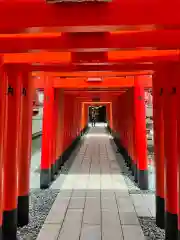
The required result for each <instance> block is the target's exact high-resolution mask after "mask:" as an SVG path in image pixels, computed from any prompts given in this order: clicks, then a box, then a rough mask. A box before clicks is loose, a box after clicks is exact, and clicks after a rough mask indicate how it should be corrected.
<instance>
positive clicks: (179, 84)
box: [177, 71, 180, 240]
mask: <svg viewBox="0 0 180 240" xmlns="http://www.w3.org/2000/svg"><path fill="white" fill-rule="evenodd" d="M179 75H180V74H179V72H178V71H177V79H178V80H179ZM179 102H180V82H179V81H178V82H177V106H178V104H179ZM177 136H178V138H177V144H178V187H179V188H178V190H179V191H178V240H180V137H179V136H180V108H179V107H178V108H177Z"/></svg>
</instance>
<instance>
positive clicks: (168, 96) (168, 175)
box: [163, 64, 179, 240]
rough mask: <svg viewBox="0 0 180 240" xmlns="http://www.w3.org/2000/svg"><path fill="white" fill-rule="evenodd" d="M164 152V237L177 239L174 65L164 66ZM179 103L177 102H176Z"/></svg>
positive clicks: (175, 84)
mask: <svg viewBox="0 0 180 240" xmlns="http://www.w3.org/2000/svg"><path fill="white" fill-rule="evenodd" d="M163 71H164V78H163V83H164V92H163V94H164V104H163V112H164V154H165V188H166V190H165V212H166V214H165V232H166V239H172V240H174V239H177V233H178V231H177V230H178V221H177V220H178V217H177V213H178V203H177V201H178V194H177V192H178V186H177V105H176V104H177V94H176V86H177V81H179V77H178V76H179V75H177V73H178V71H177V68H176V67H175V65H173V64H168V65H165V66H164V69H163ZM178 104H179V103H178Z"/></svg>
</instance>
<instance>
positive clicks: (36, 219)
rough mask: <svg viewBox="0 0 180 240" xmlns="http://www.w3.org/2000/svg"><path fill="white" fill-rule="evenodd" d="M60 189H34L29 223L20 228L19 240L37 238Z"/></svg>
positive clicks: (31, 194)
mask: <svg viewBox="0 0 180 240" xmlns="http://www.w3.org/2000/svg"><path fill="white" fill-rule="evenodd" d="M58 193H59V190H54V189H53V190H52V189H46V190H39V189H32V190H31V192H30V209H29V224H28V225H26V226H24V227H22V228H19V229H18V232H17V237H18V239H19V240H35V239H36V238H37V236H38V234H39V231H40V229H41V227H42V225H43V223H44V221H45V219H46V217H47V215H48V213H49V211H50V209H51V207H52V204H53V203H54V200H55V199H56V197H57V195H58Z"/></svg>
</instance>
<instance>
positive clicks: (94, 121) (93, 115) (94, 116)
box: [91, 110, 96, 127]
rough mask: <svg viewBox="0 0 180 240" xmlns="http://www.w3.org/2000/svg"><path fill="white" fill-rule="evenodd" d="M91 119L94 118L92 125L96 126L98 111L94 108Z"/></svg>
mask: <svg viewBox="0 0 180 240" xmlns="http://www.w3.org/2000/svg"><path fill="white" fill-rule="evenodd" d="M91 119H92V127H95V125H96V112H95V111H94V110H93V111H92V114H91Z"/></svg>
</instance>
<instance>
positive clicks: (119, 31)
mask: <svg viewBox="0 0 180 240" xmlns="http://www.w3.org/2000/svg"><path fill="white" fill-rule="evenodd" d="M179 9H180V2H179V1H178V0H171V1H162V0H159V1H157V0H151V1H144V0H133V1H132V0H113V1H112V2H96V1H92V2H80V3H76V2H73V3H70V2H68V3H67V2H65V1H64V2H61V3H57V4H52V3H51V4H50V3H46V2H45V1H43V0H37V1H33V0H28V1H26V0H21V1H19V0H13V1H6V0H2V1H0V16H1V21H0V52H1V54H0V240H2V239H3V240H15V239H16V233H17V226H24V225H26V224H28V221H29V217H28V215H29V178H30V173H29V168H30V160H31V139H32V131H31V129H32V102H33V93H34V90H35V89H38V88H41V89H43V91H44V113H43V133H42V158H41V175H40V188H42V189H45V188H48V187H49V185H50V183H51V182H52V181H53V179H54V176H55V174H56V173H57V172H58V171H59V170H60V168H61V166H62V165H64V163H65V161H66V160H67V159H68V157H69V155H70V154H71V152H72V150H73V149H74V147H75V146H76V145H77V143H78V141H79V140H80V138H81V136H82V135H83V134H84V133H85V132H86V130H87V128H88V125H87V123H88V119H87V115H88V107H89V106H90V105H93V104H95V105H101V104H103V105H105V106H106V109H107V120H108V130H109V131H110V132H111V134H112V135H113V137H114V141H115V143H116V144H117V146H118V149H119V151H120V152H121V153H122V155H123V156H124V158H125V161H126V164H127V166H128V167H129V168H130V169H131V170H132V174H133V175H134V176H135V181H136V182H137V184H138V185H139V187H140V188H141V189H143V190H146V189H148V161H147V143H146V122H145V102H144V90H145V89H149V88H152V91H153V120H154V147H155V168H156V224H157V225H158V226H159V227H161V228H165V234H166V239H170V240H176V239H180V211H179V209H180V206H179V203H180V201H179V199H180V196H179V193H180V191H179V185H180V171H179V164H180V141H179V140H180V138H179V137H178V136H179V134H180V107H179V104H178V103H179V102H180V52H179V48H180V29H179V25H180V15H179ZM97 99H98V101H97Z"/></svg>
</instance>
